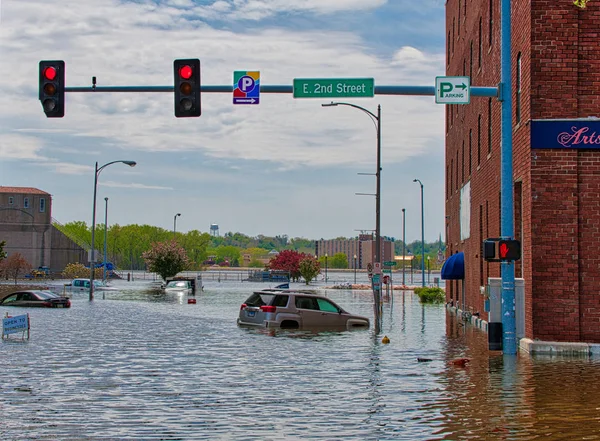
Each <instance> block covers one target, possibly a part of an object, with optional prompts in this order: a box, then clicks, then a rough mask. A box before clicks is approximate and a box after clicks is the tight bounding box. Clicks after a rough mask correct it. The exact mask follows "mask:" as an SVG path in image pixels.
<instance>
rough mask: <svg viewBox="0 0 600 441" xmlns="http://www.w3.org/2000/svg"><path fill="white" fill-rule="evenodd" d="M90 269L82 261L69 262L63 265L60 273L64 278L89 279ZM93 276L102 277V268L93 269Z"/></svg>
mask: <svg viewBox="0 0 600 441" xmlns="http://www.w3.org/2000/svg"><path fill="white" fill-rule="evenodd" d="M90 272H91V271H90V269H89V268H87V267H86V266H85V265H83V264H82V263H69V264H67V266H65V269H64V270H63V272H62V275H63V277H64V278H65V279H80V278H81V279H89V278H90ZM94 278H95V279H102V268H95V269H94Z"/></svg>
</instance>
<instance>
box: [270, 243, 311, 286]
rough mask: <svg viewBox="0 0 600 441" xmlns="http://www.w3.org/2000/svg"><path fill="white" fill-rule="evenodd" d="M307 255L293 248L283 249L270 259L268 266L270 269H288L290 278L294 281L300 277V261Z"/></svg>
mask: <svg viewBox="0 0 600 441" xmlns="http://www.w3.org/2000/svg"><path fill="white" fill-rule="evenodd" d="M305 257H308V254H304V253H299V252H298V251H293V250H283V251H282V252H280V253H279V254H278V255H277V257H274V258H273V259H271V261H270V262H269V264H268V267H269V268H270V269H272V270H281V271H288V272H289V273H290V278H291V279H292V280H294V281H296V280H298V279H299V278H300V275H301V274H300V261H301V260H302V259H304V258H305Z"/></svg>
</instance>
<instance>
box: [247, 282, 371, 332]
mask: <svg viewBox="0 0 600 441" xmlns="http://www.w3.org/2000/svg"><path fill="white" fill-rule="evenodd" d="M237 323H238V325H250V326H263V327H266V328H282V329H298V328H307V327H319V328H320V327H332V328H338V329H339V328H345V329H354V328H368V327H369V319H368V318H367V317H362V316H360V315H354V314H350V313H349V312H346V311H345V310H344V309H343V308H341V307H340V306H338V305H337V304H335V303H334V302H333V301H332V300H330V299H328V298H327V297H324V296H322V295H319V294H316V293H315V292H314V291H308V290H286V289H264V290H262V291H255V292H254V293H253V294H252V295H251V296H250V297H248V299H247V300H246V301H245V302H244V303H242V306H241V307H240V315H239V317H238V320H237Z"/></svg>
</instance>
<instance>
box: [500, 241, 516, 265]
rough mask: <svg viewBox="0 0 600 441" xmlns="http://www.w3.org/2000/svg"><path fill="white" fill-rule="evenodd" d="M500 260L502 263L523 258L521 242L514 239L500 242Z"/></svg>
mask: <svg viewBox="0 0 600 441" xmlns="http://www.w3.org/2000/svg"><path fill="white" fill-rule="evenodd" d="M498 258H499V259H500V260H501V261H507V260H519V259H520V258H521V242H519V241H518V240H514V239H511V240H500V241H498Z"/></svg>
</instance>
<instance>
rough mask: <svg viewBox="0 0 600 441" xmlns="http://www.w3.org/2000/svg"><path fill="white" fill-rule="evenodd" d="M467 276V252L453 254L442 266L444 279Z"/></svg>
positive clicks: (460, 278)
mask: <svg viewBox="0 0 600 441" xmlns="http://www.w3.org/2000/svg"><path fill="white" fill-rule="evenodd" d="M464 278H465V253H463V252H462V251H461V252H460V253H456V254H453V255H452V256H450V257H448V260H446V261H445V262H444V266H443V267H442V279H444V280H462V279H464Z"/></svg>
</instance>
